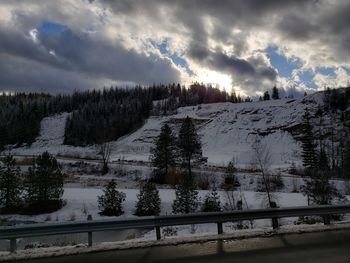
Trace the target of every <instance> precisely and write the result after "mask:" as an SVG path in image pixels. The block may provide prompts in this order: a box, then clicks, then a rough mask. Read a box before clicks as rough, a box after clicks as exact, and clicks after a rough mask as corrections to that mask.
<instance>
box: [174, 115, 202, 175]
mask: <svg viewBox="0 0 350 263" xmlns="http://www.w3.org/2000/svg"><path fill="white" fill-rule="evenodd" d="M179 149H180V156H181V158H182V162H183V164H184V165H185V166H186V168H187V171H188V176H189V177H192V172H191V161H192V159H193V158H194V157H195V156H199V157H201V156H202V145H201V141H200V139H199V136H198V134H197V131H196V128H195V126H194V124H193V122H192V120H191V118H189V117H188V116H187V117H186V119H185V120H184V121H183V122H182V125H181V128H180V132H179Z"/></svg>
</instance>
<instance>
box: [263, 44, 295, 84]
mask: <svg viewBox="0 0 350 263" xmlns="http://www.w3.org/2000/svg"><path fill="white" fill-rule="evenodd" d="M266 51H267V55H268V57H269V58H270V62H271V65H272V66H273V67H274V68H276V69H277V70H278V73H279V75H280V76H282V77H285V78H291V77H292V72H293V70H295V69H298V68H300V67H301V63H300V61H299V60H297V59H295V60H290V59H287V58H286V57H285V56H284V55H282V54H280V53H279V52H278V48H277V47H276V46H270V47H268V48H267V50H266Z"/></svg>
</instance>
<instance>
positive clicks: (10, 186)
mask: <svg viewBox="0 0 350 263" xmlns="http://www.w3.org/2000/svg"><path fill="white" fill-rule="evenodd" d="M63 182H64V174H63V173H62V172H61V169H60V167H59V165H58V163H57V160H56V159H55V158H54V157H53V156H52V155H50V154H49V153H48V152H44V153H43V154H42V155H39V156H38V157H37V158H35V160H34V161H33V164H32V165H31V167H30V168H29V169H28V172H22V171H21V170H20V168H19V167H18V166H17V165H16V160H15V159H14V158H13V156H12V155H7V156H5V157H3V158H2V159H1V162H0V213H6V214H8V213H16V214H17V213H22V214H40V213H48V212H53V211H56V210H58V209H59V208H61V207H62V206H63V205H64V202H63V200H62V195H63Z"/></svg>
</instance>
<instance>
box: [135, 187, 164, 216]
mask: <svg viewBox="0 0 350 263" xmlns="http://www.w3.org/2000/svg"><path fill="white" fill-rule="evenodd" d="M137 199H138V201H137V204H136V211H135V215H137V216H155V215H159V213H160V203H161V200H160V197H159V192H158V190H157V187H156V185H155V184H154V183H152V182H147V183H146V184H145V185H144V186H143V187H141V189H140V193H139V194H138V195H137Z"/></svg>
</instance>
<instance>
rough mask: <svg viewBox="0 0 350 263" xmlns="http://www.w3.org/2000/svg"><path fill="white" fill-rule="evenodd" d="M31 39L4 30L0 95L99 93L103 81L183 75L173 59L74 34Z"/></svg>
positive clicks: (165, 78)
mask: <svg viewBox="0 0 350 263" xmlns="http://www.w3.org/2000/svg"><path fill="white" fill-rule="evenodd" d="M21 19H23V17H21ZM19 24H23V23H22V21H20V23H19ZM32 34H34V35H35V36H36V37H35V39H34V38H33V35H32V36H30V33H29V32H28V31H27V32H26V31H23V30H22V27H21V26H19V27H11V26H8V25H0V39H1V41H0V59H1V63H0V64H1V70H0V90H8V89H11V90H22V91H23V90H27V91H31V90H40V89H42V88H44V90H46V91H47V92H56V93H57V92H59V90H60V89H61V90H62V91H67V90H69V89H70V90H71V91H72V90H74V89H91V88H101V86H98V85H101V80H103V79H107V80H110V81H106V83H105V85H110V83H111V82H112V83H113V82H115V81H117V82H119V83H137V84H152V83H156V82H157V83H158V82H164V83H167V82H178V81H180V72H179V71H178V70H177V69H176V68H175V67H174V66H173V64H172V63H171V61H170V60H169V59H167V58H161V57H159V56H156V55H146V54H144V53H140V52H137V51H136V50H133V49H127V48H125V47H124V46H122V45H121V44H120V43H117V42H115V43H111V42H110V41H106V40H105V39H103V38H96V37H93V36H91V35H90V34H87V33H75V32H73V31H72V30H64V31H62V32H56V33H46V32H40V31H33V32H32ZM17 69H18V70H17ZM69 87H70V88H69Z"/></svg>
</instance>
